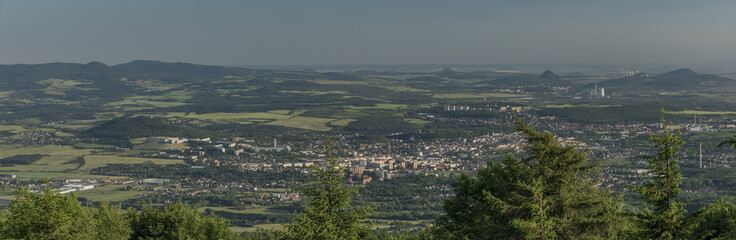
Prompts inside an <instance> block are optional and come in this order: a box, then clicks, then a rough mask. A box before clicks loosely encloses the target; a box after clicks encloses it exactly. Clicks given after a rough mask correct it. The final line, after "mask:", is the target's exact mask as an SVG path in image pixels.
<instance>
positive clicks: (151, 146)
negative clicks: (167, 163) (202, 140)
mask: <svg viewBox="0 0 736 240" xmlns="http://www.w3.org/2000/svg"><path fill="white" fill-rule="evenodd" d="M134 149H136V150H169V149H189V145H188V144H186V143H153V142H150V143H143V144H140V145H136V146H135V147H134Z"/></svg>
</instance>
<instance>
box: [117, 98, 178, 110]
mask: <svg viewBox="0 0 736 240" xmlns="http://www.w3.org/2000/svg"><path fill="white" fill-rule="evenodd" d="M187 104H188V103H183V102H162V101H151V100H142V99H141V100H138V99H132V100H131V99H126V100H123V101H117V102H111V103H108V104H107V105H108V106H122V105H134V106H149V105H150V106H152V107H154V108H164V107H177V106H183V105H187Z"/></svg>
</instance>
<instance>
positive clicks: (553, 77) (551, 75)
mask: <svg viewBox="0 0 736 240" xmlns="http://www.w3.org/2000/svg"><path fill="white" fill-rule="evenodd" d="M539 77H540V78H544V79H549V80H562V77H560V76H559V75H557V74H555V73H554V72H552V71H550V70H547V71H544V72H543V73H542V75H539Z"/></svg>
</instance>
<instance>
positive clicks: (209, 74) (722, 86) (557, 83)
mask: <svg viewBox="0 0 736 240" xmlns="http://www.w3.org/2000/svg"><path fill="white" fill-rule="evenodd" d="M392 74H400V73H395V72H390V71H389V72H377V71H351V72H331V73H319V72H315V71H283V70H254V69H246V68H240V67H223V66H207V65H197V64H190V63H179V62H177V63H167V62H159V61H143V60H137V61H132V62H129V63H125V64H120V65H114V66H108V65H105V64H103V63H100V62H90V63H87V64H77V63H47V64H35V65H28V64H14V65H0V88H1V89H2V91H25V92H27V93H28V94H31V95H33V96H40V97H43V96H44V94H46V95H48V94H52V93H49V91H41V90H42V89H46V88H48V86H49V83H48V82H44V81H47V80H48V79H61V80H78V81H79V82H78V83H76V85H72V86H73V88H75V89H71V90H70V89H67V90H65V91H66V94H65V95H63V96H61V95H60V96H54V97H60V98H64V100H80V99H77V98H86V99H89V98H92V99H102V100H111V99H120V98H121V97H124V96H131V95H133V94H134V93H135V92H136V91H139V90H140V89H138V88H137V87H136V85H135V84H131V81H139V80H143V81H146V80H156V81H160V82H163V83H205V82H210V81H221V80H227V79H259V80H273V79H302V80H314V79H326V80H341V81H362V80H364V78H365V76H369V75H392ZM420 75H421V76H419V77H414V78H409V79H406V84H408V85H409V86H412V87H416V88H423V87H424V86H427V85H430V87H428V88H425V89H429V90H434V88H439V90H446V89H448V88H452V87H458V86H459V87H464V88H467V87H474V88H477V87H480V88H488V89H494V88H518V87H525V88H527V89H531V91H542V92H544V91H550V89H552V88H554V87H563V88H564V87H574V88H576V89H580V90H581V91H582V90H583V89H589V88H593V87H594V85H597V86H598V87H603V88H609V89H610V90H609V91H611V90H613V91H638V92H641V91H730V90H734V89H736V80H733V79H729V78H724V77H721V76H717V75H713V74H699V73H696V72H695V71H693V70H691V69H688V68H683V69H678V70H674V71H671V72H667V73H664V74H660V75H656V76H649V75H647V74H645V73H640V74H636V75H634V76H629V77H624V78H618V79H611V80H605V81H601V82H598V83H594V84H586V85H577V84H575V83H574V82H572V81H570V80H568V79H565V78H563V77H561V76H560V75H557V74H555V73H554V72H552V71H550V70H547V71H544V72H543V73H542V74H540V75H536V76H535V75H530V74H518V73H506V72H492V71H473V72H461V71H455V70H453V69H451V68H445V69H443V70H441V71H436V72H431V73H423V74H420ZM465 80H470V81H465ZM431 86H433V87H434V88H432V87H431Z"/></svg>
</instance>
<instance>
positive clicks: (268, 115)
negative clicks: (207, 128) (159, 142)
mask: <svg viewBox="0 0 736 240" xmlns="http://www.w3.org/2000/svg"><path fill="white" fill-rule="evenodd" d="M292 116H293V115H287V114H276V113H272V112H245V113H205V114H196V113H190V114H186V113H183V112H170V113H167V114H166V117H167V118H171V117H182V118H194V119H200V120H236V119H275V120H282V119H288V118H290V117H292Z"/></svg>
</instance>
